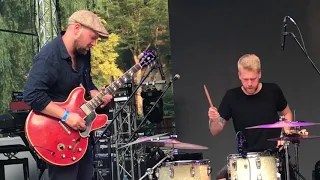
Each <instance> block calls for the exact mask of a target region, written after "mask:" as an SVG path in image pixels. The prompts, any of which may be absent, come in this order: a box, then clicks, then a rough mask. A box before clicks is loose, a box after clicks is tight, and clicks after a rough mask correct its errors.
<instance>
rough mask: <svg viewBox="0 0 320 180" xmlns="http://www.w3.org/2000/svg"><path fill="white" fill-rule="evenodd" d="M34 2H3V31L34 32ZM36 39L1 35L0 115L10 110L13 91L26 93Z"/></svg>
mask: <svg viewBox="0 0 320 180" xmlns="http://www.w3.org/2000/svg"><path fill="white" fill-rule="evenodd" d="M32 2H33V1H23V2H16V1H4V2H1V16H0V24H1V28H2V29H6V30H9V31H18V32H28V33H30V32H33V33H34V28H35V25H34V24H32V22H34V21H33V20H32V19H33V18H34V16H33V14H32V12H33V9H32V8H33V6H31V5H32ZM29 5H30V6H29ZM17 9H18V11H17ZM34 40H36V37H32V36H30V35H24V34H14V33H9V32H0V44H2V45H3V46H2V47H1V50H0V53H1V58H0V77H1V81H0V102H1V105H0V112H6V111H8V105H9V104H10V102H11V100H12V99H11V93H12V92H13V91H22V90H23V85H24V83H25V80H26V79H25V76H26V74H27V72H28V70H29V68H30V66H31V62H32V57H33V55H34V53H35V52H36V50H35V49H36V48H37V47H36V45H35V44H34Z"/></svg>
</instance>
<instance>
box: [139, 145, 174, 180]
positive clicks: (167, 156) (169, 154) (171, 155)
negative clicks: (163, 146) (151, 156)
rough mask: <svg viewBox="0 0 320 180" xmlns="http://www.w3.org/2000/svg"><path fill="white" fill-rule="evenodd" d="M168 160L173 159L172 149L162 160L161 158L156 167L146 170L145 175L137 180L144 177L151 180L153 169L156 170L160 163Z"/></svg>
mask: <svg viewBox="0 0 320 180" xmlns="http://www.w3.org/2000/svg"><path fill="white" fill-rule="evenodd" d="M169 158H171V159H173V149H172V150H170V151H169V152H167V153H166V156H165V157H164V158H162V159H161V160H160V161H159V162H158V163H157V164H156V165H154V166H153V167H152V168H148V169H147V171H146V173H145V174H144V175H143V176H142V177H141V178H140V179H139V180H142V179H143V178H145V177H146V176H148V179H149V180H152V179H153V178H152V176H153V172H154V169H156V168H157V167H158V166H160V165H161V163H162V162H163V161H165V160H166V159H169Z"/></svg>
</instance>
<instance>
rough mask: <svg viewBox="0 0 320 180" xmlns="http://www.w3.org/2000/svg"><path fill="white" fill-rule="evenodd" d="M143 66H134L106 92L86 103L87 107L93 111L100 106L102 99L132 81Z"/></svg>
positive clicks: (107, 88)
mask: <svg viewBox="0 0 320 180" xmlns="http://www.w3.org/2000/svg"><path fill="white" fill-rule="evenodd" d="M141 68H142V67H141V65H140V64H139V63H138V64H136V65H134V66H132V67H131V68H130V69H129V70H128V71H127V72H125V73H124V74H123V75H122V76H121V77H120V78H118V79H117V80H115V81H113V82H112V83H111V84H110V85H109V86H108V87H106V88H105V90H104V91H101V92H100V93H99V94H98V95H97V96H95V97H93V98H92V99H91V100H90V101H88V102H87V103H86V105H87V107H88V108H89V109H90V110H91V111H93V110H95V109H96V108H97V107H98V106H100V105H101V104H102V103H103V99H102V97H103V96H105V95H107V94H110V95H112V94H113V93H114V92H115V91H117V90H118V89H119V88H121V87H122V86H123V85H124V84H125V83H126V82H127V81H128V80H130V79H131V78H132V77H133V75H134V74H135V73H136V72H138V71H139V70H140V69H141Z"/></svg>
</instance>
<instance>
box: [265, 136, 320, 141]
mask: <svg viewBox="0 0 320 180" xmlns="http://www.w3.org/2000/svg"><path fill="white" fill-rule="evenodd" d="M318 138H320V136H309V135H302V136H300V135H297V136H285V137H277V138H272V139H268V141H297V140H300V139H318Z"/></svg>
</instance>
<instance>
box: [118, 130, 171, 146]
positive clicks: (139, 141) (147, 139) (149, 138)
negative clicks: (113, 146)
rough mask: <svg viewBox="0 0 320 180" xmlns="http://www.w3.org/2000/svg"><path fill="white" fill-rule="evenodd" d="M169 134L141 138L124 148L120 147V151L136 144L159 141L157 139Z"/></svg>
mask: <svg viewBox="0 0 320 180" xmlns="http://www.w3.org/2000/svg"><path fill="white" fill-rule="evenodd" d="M167 134H168V133H163V134H156V135H153V136H145V137H141V138H138V139H136V140H135V141H132V142H130V143H128V144H126V145H124V146H121V147H119V149H121V148H124V147H127V146H132V145H134V144H139V143H143V142H147V141H151V140H152V139H157V138H159V137H161V136H164V135H167Z"/></svg>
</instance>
